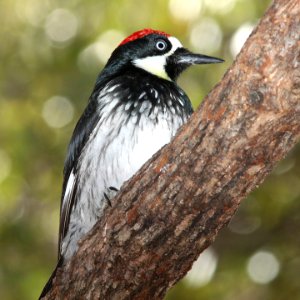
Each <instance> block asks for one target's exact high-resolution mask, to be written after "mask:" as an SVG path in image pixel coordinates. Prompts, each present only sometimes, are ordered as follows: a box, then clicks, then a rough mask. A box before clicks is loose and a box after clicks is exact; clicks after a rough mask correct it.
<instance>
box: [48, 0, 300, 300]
mask: <svg viewBox="0 0 300 300" xmlns="http://www.w3.org/2000/svg"><path fill="white" fill-rule="evenodd" d="M299 43H300V3H299V0H276V1H274V3H273V5H272V6H271V7H270V9H269V10H268V11H267V13H266V14H265V16H264V17H263V19H262V20H261V22H260V24H259V25H258V27H257V28H256V29H255V30H254V32H253V33H252V35H251V36H250V38H249V39H248V41H247V42H246V44H245V46H244V47H243V49H242V51H241V53H240V54H239V56H238V57H237V59H236V61H235V62H234V64H233V66H232V67H231V68H230V69H229V71H228V72H227V73H226V74H225V76H224V78H223V80H222V81H221V83H220V84H218V85H217V86H216V87H215V88H214V90H213V91H212V92H211V93H210V94H209V95H208V96H207V97H206V98H205V100H204V101H203V103H202V105H201V106H200V108H199V109H198V111H197V112H195V113H194V114H193V116H192V117H191V119H190V120H189V122H188V123H187V124H186V125H185V126H183V128H181V130H180V131H179V132H178V134H177V135H176V137H175V138H174V140H173V141H172V142H171V143H170V144H169V145H167V146H165V147H164V148H163V149H162V150H161V151H159V153H157V154H156V155H155V156H154V157H153V158H152V159H151V160H150V161H148V162H147V163H146V164H145V165H144V166H143V168H142V169H141V170H140V171H139V172H138V173H137V174H136V175H135V176H134V177H133V178H132V179H131V180H130V181H129V182H127V183H126V184H125V185H124V186H123V187H122V190H121V192H120V193H119V194H118V196H117V197H116V198H115V199H113V201H112V207H110V208H108V209H107V210H106V211H105V215H104V216H103V217H102V219H101V220H100V221H99V222H98V223H97V224H96V226H95V227H94V228H93V230H92V231H91V232H90V234H89V235H88V236H87V237H86V238H85V239H84V240H83V241H82V243H81V246H80V249H79V251H78V252H77V254H76V255H75V256H74V257H73V258H72V259H71V261H70V262H68V263H67V264H66V265H64V266H63V267H62V268H60V269H58V272H57V274H56V277H55V279H54V281H53V287H52V289H51V290H50V291H49V293H48V294H47V295H46V297H45V298H44V299H162V298H163V297H164V295H165V293H166V291H167V290H168V288H170V287H171V286H173V285H174V284H175V283H176V282H177V281H178V280H180V279H181V278H182V277H183V276H184V275H185V274H186V272H187V271H188V270H189V269H190V268H191V266H192V263H193V262H194V261H195V260H196V259H197V257H198V256H199V254H200V253H201V252H202V251H203V250H204V249H205V248H206V247H207V246H209V245H210V244H211V243H212V242H213V240H214V239H215V237H216V234H217V233H218V231H219V230H220V229H221V228H223V227H224V226H225V225H226V224H227V223H228V222H229V221H230V220H231V218H232V217H233V215H234V213H235V211H236V209H237V207H238V206H239V204H240V201H241V200H242V199H243V198H245V197H246V196H247V195H248V194H249V193H250V192H251V191H252V190H253V189H254V188H256V187H257V186H258V185H259V184H261V183H262V181H263V180H264V179H265V177H266V176H267V175H268V174H269V173H270V171H271V170H272V169H273V167H274V165H275V164H276V163H277V162H278V161H279V160H280V159H282V158H283V157H284V156H285V155H286V154H287V153H288V151H289V150H290V149H291V148H292V147H293V146H294V145H295V143H296V142H297V141H298V140H299V137H300V97H299V95H300V50H299V48H300V44H299Z"/></svg>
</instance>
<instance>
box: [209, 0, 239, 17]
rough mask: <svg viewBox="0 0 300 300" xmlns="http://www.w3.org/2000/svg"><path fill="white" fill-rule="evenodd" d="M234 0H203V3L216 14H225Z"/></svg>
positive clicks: (233, 4)
mask: <svg viewBox="0 0 300 300" xmlns="http://www.w3.org/2000/svg"><path fill="white" fill-rule="evenodd" d="M235 4H236V0H218V1H215V0H204V5H205V7H207V8H208V9H209V10H210V11H212V12H214V13H218V14H227V13H229V12H230V11H231V10H232V9H233V8H234V6H235Z"/></svg>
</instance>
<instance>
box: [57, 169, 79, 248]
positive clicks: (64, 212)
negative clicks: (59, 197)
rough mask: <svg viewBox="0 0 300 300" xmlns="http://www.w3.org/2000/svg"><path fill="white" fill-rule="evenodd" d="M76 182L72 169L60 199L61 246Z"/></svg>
mask: <svg viewBox="0 0 300 300" xmlns="http://www.w3.org/2000/svg"><path fill="white" fill-rule="evenodd" d="M75 182H76V177H75V175H74V171H73V169H72V171H71V173H70V176H69V178H68V183H67V186H66V191H65V195H64V198H63V201H62V207H61V215H60V222H61V224H60V236H59V244H60V247H61V243H62V240H63V238H64V234H65V230H66V226H67V222H68V220H69V216H70V214H71V211H70V210H71V205H72V195H73V191H74V186H75Z"/></svg>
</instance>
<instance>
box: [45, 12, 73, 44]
mask: <svg viewBox="0 0 300 300" xmlns="http://www.w3.org/2000/svg"><path fill="white" fill-rule="evenodd" d="M77 29H78V20H77V18H76V16H75V15H74V14H73V13H72V12H70V11H69V10H67V9H63V8H57V9H55V10H53V11H52V12H51V13H50V14H49V15H48V16H47V18H46V23H45V31H46V35H47V37H48V38H49V39H50V40H51V41H53V42H55V43H65V42H67V41H69V40H70V39H72V38H73V37H74V36H75V35H76V33H77Z"/></svg>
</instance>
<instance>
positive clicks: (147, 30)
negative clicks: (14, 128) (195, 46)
mask: <svg viewBox="0 0 300 300" xmlns="http://www.w3.org/2000/svg"><path fill="white" fill-rule="evenodd" d="M153 33H155V34H160V35H164V36H166V37H168V36H170V35H169V34H167V33H165V32H163V31H159V30H154V29H150V28H145V29H142V30H139V31H136V32H134V33H133V34H131V35H130V36H128V37H127V38H126V39H124V40H123V41H122V42H121V43H120V44H119V46H121V45H125V44H127V43H129V42H132V41H134V40H137V39H140V38H142V37H144V36H146V35H149V34H153Z"/></svg>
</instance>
